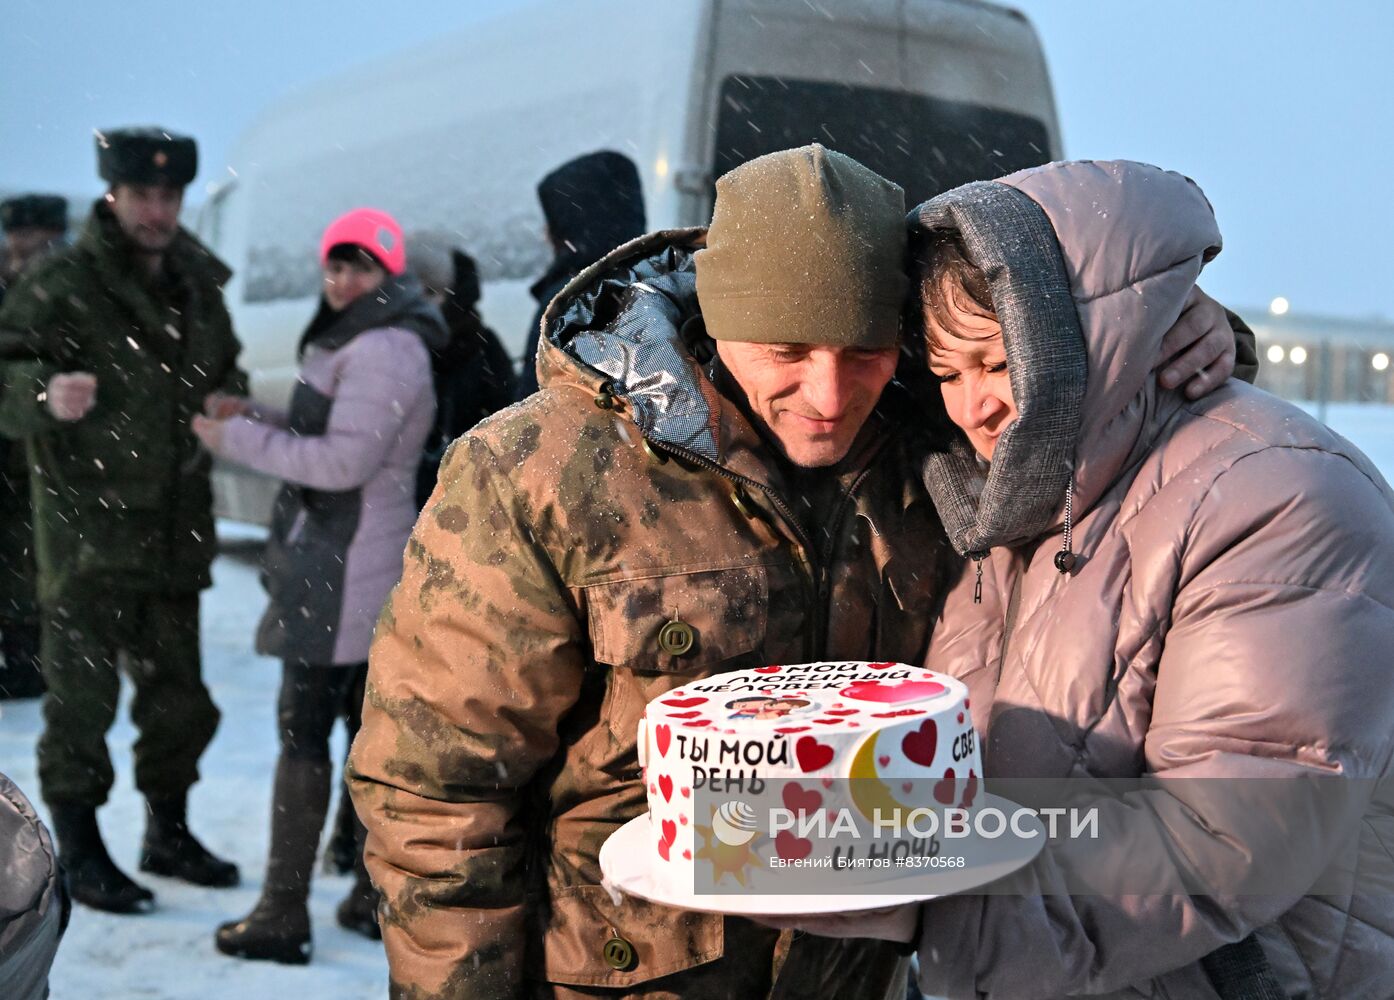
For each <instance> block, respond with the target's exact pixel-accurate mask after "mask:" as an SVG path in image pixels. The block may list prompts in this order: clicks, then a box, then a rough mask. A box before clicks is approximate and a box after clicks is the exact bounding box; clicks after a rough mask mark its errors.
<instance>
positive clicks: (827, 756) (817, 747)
mask: <svg viewBox="0 0 1394 1000" xmlns="http://www.w3.org/2000/svg"><path fill="white" fill-rule="evenodd" d="M794 756H795V757H797V758H798V761H799V767H800V768H802V769H803V771H804V773H805V774H807V773H808V772H809V771H816V770H818V769H819V768H820V767H827V766H828V765H829V764H831V763H832V762H833V757H834V756H836V755H835V754H834V753H833V748H832V747H830V746H827V745H826V744H823V743H819V742H818V741H817V740H816V739H814V738H813V737H812V736H801V737H800V738H799V742H797V743H795V744H794Z"/></svg>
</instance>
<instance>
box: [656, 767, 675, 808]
mask: <svg viewBox="0 0 1394 1000" xmlns="http://www.w3.org/2000/svg"><path fill="white" fill-rule="evenodd" d="M658 790H659V791H660V792H662V793H663V801H664V802H672V801H673V779H672V778H670V777H668V775H666V774H660V775H659V776H658Z"/></svg>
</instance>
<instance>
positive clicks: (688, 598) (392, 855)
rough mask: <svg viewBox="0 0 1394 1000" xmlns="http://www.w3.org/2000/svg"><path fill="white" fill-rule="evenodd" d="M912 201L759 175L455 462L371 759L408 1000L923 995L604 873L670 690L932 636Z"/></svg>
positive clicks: (379, 856)
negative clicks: (906, 358)
mask: <svg viewBox="0 0 1394 1000" xmlns="http://www.w3.org/2000/svg"><path fill="white" fill-rule="evenodd" d="M901 201H902V195H901V192H900V190H899V188H896V187H894V185H891V184H889V182H886V181H883V180H882V179H881V178H879V177H876V175H874V174H872V173H871V172H870V171H866V170H865V168H862V167H861V166H860V165H858V164H856V163H855V162H854V161H851V160H849V159H847V158H846V157H841V156H839V155H838V154H835V153H830V152H827V151H825V150H822V149H821V147H817V146H814V147H804V148H803V149H799V150H790V151H786V152H784V153H777V154H773V155H772V156H768V157H763V158H761V159H759V160H755V161H752V162H751V163H749V164H747V165H746V166H744V167H741V168H738V169H737V170H735V171H733V172H732V173H730V174H728V175H726V177H724V178H723V179H722V180H721V181H720V182H719V183H718V187H717V201H716V212H715V217H714V219H713V222H712V226H711V229H710V231H709V232H708V233H706V234H703V233H702V232H701V231H699V230H688V231H678V232H668V233H657V234H654V235H651V236H647V237H643V238H641V239H639V240H636V241H634V242H632V243H630V244H627V245H626V246H623V247H620V248H619V249H617V250H615V251H613V252H612V253H610V254H609V255H608V256H607V257H605V258H604V259H602V260H601V261H599V262H598V263H597V264H595V265H593V266H592V267H590V268H588V269H587V270H586V271H584V272H582V273H581V274H580V275H579V276H578V277H577V278H576V279H575V280H574V281H573V282H572V283H571V284H570V285H569V286H568V287H567V289H565V290H564V291H563V292H562V293H561V294H560V295H559V296H558V297H557V299H556V300H554V302H553V303H552V305H551V306H550V307H549V309H548V310H547V312H546V314H545V315H544V318H543V329H544V332H545V336H544V337H543V340H542V346H541V348H540V352H539V362H538V368H539V373H540V376H541V385H542V389H541V391H540V392H539V393H537V394H535V395H533V396H532V397H530V398H529V399H528V400H527V401H526V402H524V403H522V404H519V405H516V406H514V407H512V408H510V409H508V410H505V411H503V412H502V413H500V414H498V415H496V416H494V417H493V418H491V419H489V420H487V421H485V422H484V423H482V424H480V425H479V426H478V427H476V428H475V429H474V430H473V431H471V432H470V433H468V434H466V435H465V436H464V437H463V438H461V439H460V440H459V441H458V442H457V443H456V445H455V447H454V449H453V451H452V452H451V453H450V454H449V455H448V457H447V460H446V463H445V466H444V467H443V470H442V473H441V477H440V480H439V483H438V485H437V488H436V491H435V493H434V494H433V495H432V498H431V500H430V502H429V503H428V505H427V507H426V509H425V511H424V512H423V514H422V516H421V519H420V520H419V521H418V523H417V526H416V530H415V532H414V534H413V536H412V538H411V540H410V542H409V544H408V547H407V552H406V558H405V567H404V572H403V577H402V581H401V583H400V584H399V586H398V588H397V590H396V592H395V593H394V595H393V597H392V599H391V600H390V601H389V603H388V606H387V608H386V609H385V610H384V612H383V616H382V618H381V620H380V622H379V625H378V632H377V637H376V640H375V643H374V646H373V649H372V654H371V661H370V674H369V684H368V695H367V701H366V704H365V705H364V711H363V728H362V730H361V731H360V733H359V736H358V738H357V740H356V741H355V744H354V747H353V753H352V762H351V768H350V785H351V789H352V792H353V796H354V800H355V803H356V805H357V807H358V811H359V814H360V815H361V817H362V818H363V820H364V822H365V823H366V825H367V827H368V830H369V839H368V847H367V860H368V867H369V869H370V871H371V872H372V874H373V878H374V881H375V882H376V883H377V884H378V886H379V888H380V889H382V891H383V897H384V901H383V912H382V918H383V931H384V940H385V943H386V946H387V953H388V959H389V962H390V965H391V981H392V995H393V996H394V997H398V998H403V1000H406V998H410V1000H427V998H432V1000H437V998H464V997H470V998H512V997H523V996H538V997H543V996H545V997H553V996H556V997H579V996H598V995H602V994H603V995H605V996H630V997H650V998H660V997H661V998H676V997H690V998H704V1000H705V998H725V997H730V998H736V997H741V998H748V997H767V996H768V997H789V998H795V997H797V998H800V1000H803V998H816V997H827V998H834V997H836V998H849V997H850V998H858V997H867V998H873V997H874V998H880V997H885V996H888V995H903V991H904V988H905V968H904V963H903V961H902V960H901V959H900V957H899V955H898V954H897V952H896V950H895V949H894V948H893V947H888V946H886V945H884V944H882V943H873V942H870V941H829V940H825V939H819V938H811V937H796V936H795V935H793V934H791V933H789V932H785V933H783V934H781V933H779V932H776V931H773V930H770V929H767V928H765V927H762V926H760V925H758V924H755V923H753V922H750V921H748V920H744V919H740V918H736V917H730V916H726V917H723V916H721V915H716V914H705V913H695V912H688V911H683V910H679V909H674V908H670V907H665V906H660V905H655V904H651V903H647V902H644V901H643V900H640V899H636V898H631V897H626V898H624V899H623V901H622V902H620V903H618V904H616V903H614V902H612V900H611V898H610V896H609V895H608V893H607V891H606V889H605V888H603V887H602V885H601V872H600V869H599V865H598V861H597V858H598V854H599V851H600V846H601V844H602V843H604V841H605V839H606V838H607V837H609V836H610V835H611V834H612V833H614V832H615V831H616V830H617V829H618V828H619V827H620V826H621V825H623V824H624V823H625V822H626V821H628V820H630V819H633V818H634V817H636V816H639V815H641V814H642V813H643V812H644V810H645V808H646V803H645V792H644V788H643V785H642V783H641V777H640V768H639V764H638V760H637V755H636V747H635V728H636V724H637V722H638V720H639V719H640V717H641V716H642V714H643V711H644V706H645V704H646V703H647V702H648V701H649V700H650V699H652V698H654V697H657V696H659V695H661V694H663V693H664V692H666V691H669V690H672V689H673V688H675V687H677V686H679V685H682V684H685V683H688V682H690V681H693V680H696V679H698V678H702V677H706V676H709V675H712V674H715V673H720V672H723V671H729V670H736V669H744V668H748V667H752V666H759V665H761V664H765V663H777V662H784V663H789V662H803V661H809V660H815V659H861V660H865V659H898V660H906V661H909V662H918V660H917V659H916V658H917V657H920V656H922V655H923V650H924V647H925V644H926V639H927V627H928V623H929V622H930V620H931V619H932V617H933V613H934V610H935V609H934V607H933V605H934V602H935V600H936V599H937V595H938V594H939V593H942V591H943V583H944V578H945V575H946V574H947V573H949V572H952V571H955V570H956V569H957V564H956V563H955V561H954V560H953V558H952V556H951V554H950V552H949V550H948V549H947V547H946V545H945V543H944V534H943V529H942V528H941V527H940V525H939V522H938V520H937V517H936V515H935V513H934V510H933V507H932V505H931V503H930V502H929V499H928V496H927V494H926V493H925V491H924V488H923V486H922V485H921V483H920V477H919V466H920V463H921V461H922V459H920V458H917V456H922V455H923V453H924V449H926V448H928V447H932V446H933V444H934V442H933V440H932V439H930V438H929V436H928V435H927V434H925V433H924V432H923V430H919V429H922V428H925V427H926V424H927V419H926V417H925V414H924V413H922V412H919V411H917V410H916V409H915V408H914V406H913V405H912V401H911V399H910V398H909V396H908V394H907V393H906V392H905V390H904V388H903V387H902V386H901V385H900V384H899V383H898V382H897V383H890V382H889V380H890V377H891V374H892V371H893V370H894V369H895V367H896V356H897V348H896V343H897V332H898V331H897V326H898V314H899V308H900V304H901V301H902V297H903V294H904V278H903V276H902V274H901V254H902V251H903V247H904V227H903V223H902V219H903V216H902V212H901V204H900V203H901ZM752 293H757V294H752ZM910 374H911V373H910V372H908V371H907V372H902V376H903V377H908V376H909V375H910Z"/></svg>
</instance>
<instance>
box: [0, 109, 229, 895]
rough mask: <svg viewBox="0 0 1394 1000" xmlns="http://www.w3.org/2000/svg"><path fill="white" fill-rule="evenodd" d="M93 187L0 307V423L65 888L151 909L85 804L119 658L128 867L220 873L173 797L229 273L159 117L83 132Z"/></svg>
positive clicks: (194, 746) (206, 546) (191, 712)
mask: <svg viewBox="0 0 1394 1000" xmlns="http://www.w3.org/2000/svg"><path fill="white" fill-rule="evenodd" d="M98 150H99V163H100V166H101V172H102V176H103V177H104V178H105V179H106V180H107V181H109V182H110V184H111V189H110V191H109V192H108V194H107V195H106V196H105V197H104V198H102V199H101V200H99V201H98V202H97V203H96V205H95V206H94V208H93V211H92V215H91V217H90V219H89V220H88V223H87V226H86V228H85V229H84V230H83V232H82V234H81V235H80V236H79V238H78V240H77V242H76V244H75V245H73V246H72V247H69V248H65V249H64V250H61V251H59V252H57V253H55V254H53V255H51V256H50V257H48V258H47V259H45V260H44V261H42V262H41V263H39V264H38V265H37V266H36V267H34V268H32V269H31V270H29V271H28V272H26V274H25V275H24V276H23V277H22V278H21V279H20V281H19V282H18V283H17V284H16V285H15V286H14V287H13V288H11V289H10V290H9V293H8V295H7V297H6V300H5V304H4V307H3V309H0V380H3V381H2V383H0V433H3V434H5V435H6V436H7V437H11V438H22V439H23V440H24V447H25V449H26V456H27V461H28V465H29V468H30V470H31V484H30V488H31V497H32V501H33V518H34V542H35V554H36V561H37V567H38V600H39V604H40V608H41V618H42V637H41V658H42V661H43V669H44V676H45V680H46V681H47V683H48V687H49V696H48V698H47V699H46V700H45V701H44V723H45V725H44V732H43V735H42V736H41V737H40V740H39V748H38V757H39V782H40V788H41V791H42V793H43V797H44V800H45V801H46V802H47V803H48V805H49V811H50V815H51V817H52V819H53V825H54V831H55V833H56V834H57V838H58V842H59V851H60V856H61V858H62V860H63V862H64V865H65V867H66V868H67V869H68V873H69V879H70V882H71V885H72V892H73V897H74V898H75V899H77V900H78V901H79V902H83V903H86V904H88V905H91V906H94V907H97V908H99V909H106V910H114V911H119V912H136V911H141V910H145V909H149V908H150V905H151V903H152V898H153V897H152V896H151V893H150V892H149V891H148V890H146V889H144V888H143V887H141V886H139V885H137V884H136V883H134V882H133V881H132V880H131V879H129V878H128V877H127V876H126V875H125V874H124V873H123V872H122V871H121V870H120V869H118V868H117V867H116V866H115V864H114V863H113V862H112V860H111V858H110V857H109V855H108V854H107V852H106V848H105V846H104V845H103V843H102V839H101V835H100V833H99V832H98V828H97V821H96V809H97V807H98V806H100V805H101V804H102V803H103V802H105V801H106V797H107V793H108V792H109V791H110V789H111V785H112V779H113V773H112V766H111V760H110V757H109V756H108V753H107V748H106V741H105V733H106V730H107V729H108V728H109V727H110V725H111V723H112V721H113V720H114V718H115V715H116V706H117V702H118V699H119V686H120V685H119V679H118V675H117V658H118V654H119V653H122V652H124V653H126V654H128V656H129V664H130V669H129V671H128V672H129V675H130V678H131V680H132V682H133V684H134V687H135V698H134V700H133V702H132V705H131V713H132V717H133V719H134V721H135V723H136V726H137V728H138V729H139V730H140V737H139V739H138V740H137V741H136V744H135V764H136V766H135V779H136V786H137V787H138V788H139V789H140V791H141V792H142V793H143V794H144V795H145V796H146V798H147V800H148V803H149V806H150V812H149V816H150V821H149V825H148V827H147V831H146V837H145V842H144V847H143V850H142V859H141V867H142V868H143V869H145V870H147V871H153V872H157V873H159V874H164V875H172V876H175V877H179V878H184V879H187V880H189V881H193V882H197V883H200V884H204V885H220V886H224V885H230V884H234V883H235V882H236V880H237V869H236V868H235V866H233V865H231V864H229V863H227V862H224V861H221V860H219V859H217V858H214V857H213V856H212V855H211V854H209V853H208V852H207V851H205V850H204V848H203V847H202V846H201V845H200V844H199V843H198V841H197V840H195V839H194V837H193V836H192V835H191V834H189V832H188V829H187V826H186V824H185V818H186V817H185V805H186V797H187V794H188V790H189V787H190V786H191V785H192V784H193V783H194V781H196V780H197V777H198V759H199V756H200V755H201V754H202V752H203V750H204V748H205V747H206V746H207V745H208V742H209V740H211V739H212V737H213V732H214V730H215V729H216V728H217V725H218V710H217V708H216V707H215V706H214V705H213V702H212V700H211V699H210V697H209V695H208V690H207V688H206V687H205V686H204V684H203V680H202V676H201V668H200V659H199V591H200V589H202V588H204V587H207V586H209V584H210V583H211V582H212V581H211V578H210V575H209V564H210V563H211V561H212V558H213V555H214V550H215V545H216V541H217V540H216V537H215V535H214V531H213V516H212V509H211V508H212V495H211V489H210V484H209V467H210V464H211V463H210V459H209V456H208V454H207V453H206V452H204V451H201V450H200V449H199V447H198V442H197V440H196V439H195V438H194V435H193V433H192V431H191V430H190V425H189V422H190V419H191V417H192V416H193V414H195V413H198V412H200V411H201V410H202V409H203V408H204V406H205V404H206V403H208V402H210V401H211V402H213V403H215V404H216V403H217V402H218V400H219V399H220V398H221V396H220V394H239V395H241V394H245V392H246V376H245V375H244V374H243V372H242V371H241V369H239V368H238V366H237V355H238V352H239V350H240V345H239V344H238V342H237V338H236V337H234V336H233V333H232V327H231V323H230V320H229V318H228V313H227V309H226V308H225V307H224V305H223V299H222V284H223V282H225V281H226V280H227V278H228V271H227V269H226V268H225V267H224V266H223V265H222V263H221V262H219V261H218V260H217V259H216V258H215V257H213V256H212V254H210V253H209V252H208V250H206V249H205V248H204V247H203V246H202V245H201V244H200V243H198V241H197V240H195V239H194V237H193V236H191V235H190V234H189V233H187V232H186V231H184V230H183V229H181V228H180V227H179V225H178V212H179V206H180V204H181V201H182V196H183V188H184V185H186V184H187V183H188V182H189V180H191V179H192V178H193V175H194V170H195V151H194V146H193V140H191V139H187V138H183V137H179V136H171V135H170V134H168V133H166V132H164V131H163V130H160V129H133V130H122V131H113V132H110V133H107V134H106V135H104V136H100V137H99V140H98Z"/></svg>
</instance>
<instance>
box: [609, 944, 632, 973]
mask: <svg viewBox="0 0 1394 1000" xmlns="http://www.w3.org/2000/svg"><path fill="white" fill-rule="evenodd" d="M601 953H602V954H603V955H604V956H605V964H606V965H608V966H609V967H610V968H612V969H615V970H616V971H618V972H625V971H628V970H629V969H632V968H634V966H635V961H634V946H633V945H632V944H630V943H629V942H628V941H626V940H625V939H624V938H622V937H618V936H616V937H612V938H611V939H610V940H608V941H606V942H605V947H604V948H603V949H602V951H601Z"/></svg>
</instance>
